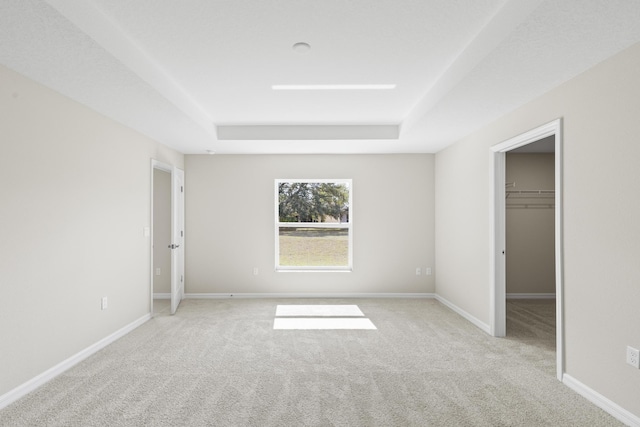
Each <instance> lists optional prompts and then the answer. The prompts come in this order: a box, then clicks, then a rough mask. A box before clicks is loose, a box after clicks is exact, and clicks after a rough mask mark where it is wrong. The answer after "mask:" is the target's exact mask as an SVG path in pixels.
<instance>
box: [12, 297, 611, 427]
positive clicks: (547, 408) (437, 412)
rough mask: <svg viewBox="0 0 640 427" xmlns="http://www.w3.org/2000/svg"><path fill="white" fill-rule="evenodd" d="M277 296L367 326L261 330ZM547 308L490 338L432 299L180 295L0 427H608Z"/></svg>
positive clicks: (269, 326)
mask: <svg viewBox="0 0 640 427" xmlns="http://www.w3.org/2000/svg"><path fill="white" fill-rule="evenodd" d="M278 304H357V305H358V306H359V307H360V309H361V310H362V312H363V313H364V315H365V316H366V317H368V318H369V319H371V321H372V322H373V323H374V324H375V325H376V327H377V328H378V329H377V330H336V331H331V330H311V331H306V330H293V331H288V330H273V321H274V315H275V310H276V306H277V305H278ZM551 304H552V303H551ZM549 307H551V309H549ZM552 307H553V306H552V305H550V304H549V302H547V306H545V305H544V302H534V303H530V304H527V303H509V304H508V312H509V322H508V333H509V337H508V338H504V339H498V338H491V337H489V336H487V335H486V334H485V333H483V332H482V331H480V330H478V329H477V328H476V327H474V326H473V325H471V324H470V323H468V322H467V321H465V320H463V319H462V318H460V317H459V316H457V315H456V314H454V313H453V312H451V311H450V310H449V309H447V308H446V307H444V306H442V305H441V304H439V303H438V302H437V301H435V300H424V299H418V300H409V299H367V300H352V299H349V300H290V299H287V300H264V299H263V300H246V299H245V300H242V299H237V300H186V301H184V302H183V303H182V305H181V306H180V309H179V310H178V313H177V314H176V315H175V316H168V315H162V314H161V315H158V316H156V317H155V318H153V319H152V320H151V321H149V322H147V323H146V324H144V325H143V326H141V327H140V328H138V329H136V330H135V331H133V332H131V333H130V334H129V335H127V336H126V337H124V338H122V339H120V340H119V341H117V342H115V343H114V344H112V345H110V346H109V347H107V348H105V349H104V350H102V351H100V352H99V353H97V354H96V355H94V356H92V357H91V358H89V359H87V360H86V361H84V362H83V363H81V364H79V365H78V366H76V367H74V368H73V369H71V370H69V371H67V372H66V373H64V374H63V375H61V376H59V377H57V378H56V379H54V380H52V381H51V382H49V383H48V384H46V385H45V386H43V387H41V388H40V389H38V390H37V391H35V392H33V393H31V394H30V395H28V396H26V397H25V398H23V399H21V400H20V401H18V402H16V403H14V404H13V405H11V406H9V407H7V408H5V409H4V410H2V411H0V425H2V426H12V427H13V426H15V427H18V426H261V427H263V426H616V425H620V424H619V423H618V422H617V421H616V420H615V419H613V418H612V417H611V416H609V415H608V414H606V413H605V412H603V411H602V410H600V409H598V408H597V407H595V406H594V405H592V404H591V403H589V402H587V401H586V400H585V399H583V398H582V397H580V396H579V395H577V394H575V393H574V392H572V391H571V390H570V389H568V388H567V387H565V386H564V385H563V384H561V383H560V382H558V381H557V380H556V379H555V376H554V375H555V350H554V336H553V335H554V326H553V309H552ZM545 312H546V313H547V315H546V316H545ZM549 313H551V314H550V316H551V317H550V318H549Z"/></svg>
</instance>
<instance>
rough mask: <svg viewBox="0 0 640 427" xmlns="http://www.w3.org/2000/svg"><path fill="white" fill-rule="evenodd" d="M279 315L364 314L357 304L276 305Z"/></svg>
mask: <svg viewBox="0 0 640 427" xmlns="http://www.w3.org/2000/svg"><path fill="white" fill-rule="evenodd" d="M280 316H311V317H325V316H331V317H333V316H336V317H338V316H364V314H363V313H362V311H361V310H360V308H358V306H357V305H319V304H318V305H278V306H277V307H276V317H280Z"/></svg>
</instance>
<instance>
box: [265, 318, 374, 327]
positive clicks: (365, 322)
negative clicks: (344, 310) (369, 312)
mask: <svg viewBox="0 0 640 427" xmlns="http://www.w3.org/2000/svg"><path fill="white" fill-rule="evenodd" d="M273 329H377V328H376V327H375V325H374V324H373V323H372V322H371V320H369V319H367V318H358V317H356V318H353V317H351V318H349V317H347V318H338V317H325V318H312V317H289V318H276V319H274V321H273Z"/></svg>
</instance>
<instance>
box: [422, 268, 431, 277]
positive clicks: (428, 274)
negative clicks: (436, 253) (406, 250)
mask: <svg viewBox="0 0 640 427" xmlns="http://www.w3.org/2000/svg"><path fill="white" fill-rule="evenodd" d="M424 274H426V275H427V276H431V267H425V269H424Z"/></svg>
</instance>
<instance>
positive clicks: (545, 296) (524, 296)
mask: <svg viewBox="0 0 640 427" xmlns="http://www.w3.org/2000/svg"><path fill="white" fill-rule="evenodd" d="M555 298H556V294H555V293H549V294H545V293H539V292H536V293H529V294H527V293H512V294H507V299H555Z"/></svg>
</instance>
